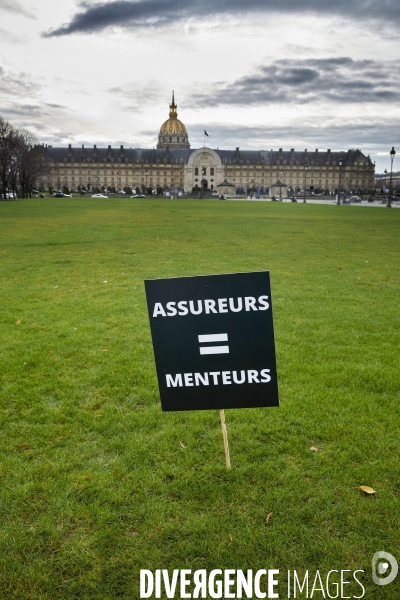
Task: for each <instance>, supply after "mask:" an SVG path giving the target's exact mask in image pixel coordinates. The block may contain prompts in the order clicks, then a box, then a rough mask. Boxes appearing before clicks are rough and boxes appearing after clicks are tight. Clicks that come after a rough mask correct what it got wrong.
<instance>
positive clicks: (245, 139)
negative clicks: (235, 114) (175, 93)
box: [188, 117, 400, 153]
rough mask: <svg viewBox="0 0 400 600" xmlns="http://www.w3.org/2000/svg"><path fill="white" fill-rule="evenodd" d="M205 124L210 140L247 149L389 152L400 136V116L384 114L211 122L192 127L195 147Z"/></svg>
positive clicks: (224, 146)
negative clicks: (325, 120)
mask: <svg viewBox="0 0 400 600" xmlns="http://www.w3.org/2000/svg"><path fill="white" fill-rule="evenodd" d="M316 121H317V122H316ZM204 127H206V129H207V133H208V134H209V138H208V140H207V144H208V145H209V146H210V147H212V148H215V147H219V148H220V149H221V150H223V149H227V148H236V147H237V146H239V147H241V148H242V149H243V150H245V149H248V150H250V149H257V150H271V149H275V150H276V149H277V148H278V147H279V148H285V149H290V148H295V149H296V150H304V148H308V150H314V149H315V148H319V149H320V150H324V149H327V148H331V149H332V150H334V149H336V150H347V149H349V148H361V149H364V150H365V151H366V152H367V153H369V152H372V151H373V150H374V149H376V148H386V147H387V148H388V152H389V150H390V148H391V147H392V146H393V145H395V146H396V141H398V140H399V136H398V135H396V134H395V133H394V132H396V131H400V118H399V119H397V120H393V119H392V120H390V122H388V120H387V119H385V118H383V117H382V118H380V119H376V118H373V117H371V118H368V119H364V120H363V122H360V123H354V122H352V121H350V120H343V122H342V123H340V124H336V123H334V124H333V123H331V124H328V125H325V126H323V127H321V124H320V123H319V122H318V120H316V119H309V120H302V121H301V122H299V123H297V124H296V123H290V124H289V123H286V124H282V125H275V124H274V125H270V126H265V127H263V126H246V125H244V126H241V125H236V124H232V125H230V124H225V125H224V124H220V123H208V122H207V123H206V124H204V123H201V124H194V125H191V126H190V127H189V128H188V129H189V135H190V142H191V144H192V147H193V148H197V147H200V146H202V145H203V131H204Z"/></svg>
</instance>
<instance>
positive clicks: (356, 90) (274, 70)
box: [190, 57, 400, 108]
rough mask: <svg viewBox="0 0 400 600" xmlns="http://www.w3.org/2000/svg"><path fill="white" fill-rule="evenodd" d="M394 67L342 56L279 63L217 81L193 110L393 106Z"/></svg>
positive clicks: (396, 89)
mask: <svg viewBox="0 0 400 600" xmlns="http://www.w3.org/2000/svg"><path fill="white" fill-rule="evenodd" d="M399 94H400V71H399V66H398V62H396V61H393V62H391V61H386V62H378V61H373V60H353V59H351V58H348V57H339V58H312V59H282V60H277V61H274V62H273V63H271V64H268V65H261V66H259V67H258V68H257V69H256V70H255V72H254V74H251V75H246V76H244V77H240V78H239V79H237V80H236V81H233V82H225V81H221V82H218V83H216V84H213V85H211V86H209V87H208V89H207V92H204V93H203V92H195V93H194V94H193V95H192V96H191V99H190V102H191V105H192V106H193V107H199V108H202V107H204V104H205V103H207V105H208V106H222V105H243V106H245V105H246V106H249V105H262V104H271V103H279V104H292V103H293V104H306V103H312V102H313V103H315V102H325V101H328V102H330V103H341V104H347V103H365V102H379V103H381V102H394V101H396V102H398V100H399Z"/></svg>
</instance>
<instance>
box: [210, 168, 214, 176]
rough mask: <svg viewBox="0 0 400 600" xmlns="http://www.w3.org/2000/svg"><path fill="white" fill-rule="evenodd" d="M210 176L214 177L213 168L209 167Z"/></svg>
mask: <svg viewBox="0 0 400 600" xmlns="http://www.w3.org/2000/svg"><path fill="white" fill-rule="evenodd" d="M210 175H214V167H211V169H210Z"/></svg>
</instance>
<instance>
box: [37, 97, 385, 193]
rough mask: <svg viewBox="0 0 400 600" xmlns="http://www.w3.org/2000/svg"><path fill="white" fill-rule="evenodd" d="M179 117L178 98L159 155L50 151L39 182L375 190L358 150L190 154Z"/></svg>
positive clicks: (239, 189)
mask: <svg viewBox="0 0 400 600" xmlns="http://www.w3.org/2000/svg"><path fill="white" fill-rule="evenodd" d="M177 114H178V113H177V105H176V104H175V100H174V95H173V96H172V104H170V113H169V119H168V120H167V121H165V122H164V123H163V125H162V126H161V128H160V132H159V136H158V144H157V148H156V149H155V148H153V149H141V148H125V147H124V146H120V147H119V148H112V147H111V146H108V147H107V148H102V147H97V146H96V145H95V146H93V147H84V146H82V147H72V145H69V146H68V147H67V148H55V147H51V146H47V148H46V150H47V155H48V158H49V161H50V162H51V168H50V170H49V174H48V176H47V177H46V178H45V179H44V180H42V182H41V184H42V185H43V187H48V186H52V187H53V188H61V187H62V186H67V187H68V188H69V189H76V188H78V186H85V187H86V188H88V189H94V188H96V187H97V188H100V189H101V188H102V187H103V188H108V187H112V186H113V187H115V188H116V189H123V188H124V187H126V186H129V187H131V188H137V187H140V188H141V187H142V186H145V187H146V188H148V187H151V188H153V189H157V188H163V189H170V190H171V189H173V190H180V191H183V192H191V191H192V189H193V188H195V189H201V190H211V191H218V189H219V188H220V189H222V188H221V187H220V186H221V185H222V184H224V183H225V182H227V184H228V187H229V189H231V190H232V194H236V193H239V192H241V193H246V191H247V190H249V189H251V188H258V189H259V190H260V192H261V193H262V194H264V195H269V194H271V195H272V194H273V193H274V191H273V190H272V188H273V186H278V188H279V185H280V184H281V185H282V186H283V187H285V188H287V189H294V190H296V189H304V186H305V187H306V189H310V187H311V186H313V187H314V188H315V189H318V188H319V189H322V190H328V191H330V192H334V191H335V190H336V189H338V188H339V182H340V187H341V189H343V190H348V191H350V190H353V191H356V190H358V189H372V188H373V186H374V164H373V163H372V161H371V159H370V157H369V156H365V155H364V154H363V153H362V152H361V151H360V150H348V151H347V152H332V151H331V150H325V151H321V150H318V149H316V150H314V151H309V150H303V151H296V150H295V149H294V148H292V149H290V150H283V149H282V148H279V149H278V150H241V149H240V147H237V148H236V149H235V150H219V149H212V148H208V147H205V146H204V147H203V148H198V149H191V148H190V144H189V136H188V133H187V130H186V127H185V126H184V124H183V123H182V122H181V121H180V120H179V119H178V117H177ZM340 163H342V164H340ZM225 189H228V188H226V186H225ZM275 193H276V191H275Z"/></svg>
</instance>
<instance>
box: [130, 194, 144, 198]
mask: <svg viewBox="0 0 400 600" xmlns="http://www.w3.org/2000/svg"><path fill="white" fill-rule="evenodd" d="M131 198H146V196H145V195H144V194H136V196H131Z"/></svg>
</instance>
